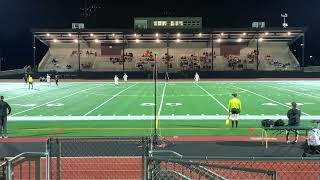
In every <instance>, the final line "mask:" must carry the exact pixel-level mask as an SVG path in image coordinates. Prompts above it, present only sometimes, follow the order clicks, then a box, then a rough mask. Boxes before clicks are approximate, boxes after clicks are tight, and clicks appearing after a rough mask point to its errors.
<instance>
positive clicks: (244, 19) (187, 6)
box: [0, 0, 320, 70]
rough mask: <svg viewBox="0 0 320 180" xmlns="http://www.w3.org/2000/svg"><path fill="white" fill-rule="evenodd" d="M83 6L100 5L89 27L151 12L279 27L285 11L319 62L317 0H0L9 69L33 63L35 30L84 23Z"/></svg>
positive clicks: (1, 49) (129, 23)
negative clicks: (304, 28) (301, 29)
mask: <svg viewBox="0 0 320 180" xmlns="http://www.w3.org/2000/svg"><path fill="white" fill-rule="evenodd" d="M85 1H87V3H85ZM85 4H86V5H87V7H91V6H93V5H96V7H99V8H98V9H96V11H95V12H92V13H91V14H90V16H89V17H88V18H87V19H86V20H87V22H86V24H85V26H86V28H132V27H133V17H149V16H187V17H188V16H200V17H202V18H203V26H204V27H212V28H229V27H230V28H239V27H243V28H244V27H250V26H251V23H252V22H253V21H265V22H266V26H267V27H281V24H282V18H281V17H280V14H281V13H284V12H287V13H288V15H289V18H288V23H289V26H291V27H294V26H297V27H302V26H303V27H307V28H308V31H307V36H306V41H307V43H306V60H307V64H317V63H320V51H319V50H318V47H320V43H319V42H320V35H319V32H320V1H319V0H219V1H217V0H161V1H150V0H149V1H147V0H141V1H138V0H122V1H121V0H0V57H4V62H3V66H5V69H14V68H21V67H23V66H24V65H26V64H32V34H31V28H71V23H72V22H85V18H84V14H83V11H81V8H84V7H85ZM310 55H312V56H313V59H312V60H311V61H310V60H309V59H310V58H309V56H310ZM3 70H4V68H3Z"/></svg>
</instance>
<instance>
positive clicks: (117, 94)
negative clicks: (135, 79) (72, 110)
mask: <svg viewBox="0 0 320 180" xmlns="http://www.w3.org/2000/svg"><path fill="white" fill-rule="evenodd" d="M135 85H137V83H136V84H134V85H131V86H129V87H127V88H126V89H124V90H122V91H120V92H118V93H117V94H115V95H113V96H112V97H111V98H109V99H107V100H106V101H104V102H103V103H101V104H100V105H99V106H97V107H95V108H93V109H92V110H90V111H89V112H87V113H86V114H84V116H87V115H88V114H90V113H92V112H93V111H95V110H97V109H99V108H100V107H101V106H103V105H105V104H106V103H108V102H109V101H111V100H112V99H114V98H115V97H117V96H118V95H119V94H121V93H123V92H124V91H126V90H128V89H130V88H131V87H133V86H135Z"/></svg>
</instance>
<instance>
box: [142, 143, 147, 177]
mask: <svg viewBox="0 0 320 180" xmlns="http://www.w3.org/2000/svg"><path fill="white" fill-rule="evenodd" d="M147 146H148V144H147V139H146V138H145V137H142V147H143V149H142V163H141V164H142V167H141V179H142V180H146V172H145V169H146V155H147V153H148V147H147Z"/></svg>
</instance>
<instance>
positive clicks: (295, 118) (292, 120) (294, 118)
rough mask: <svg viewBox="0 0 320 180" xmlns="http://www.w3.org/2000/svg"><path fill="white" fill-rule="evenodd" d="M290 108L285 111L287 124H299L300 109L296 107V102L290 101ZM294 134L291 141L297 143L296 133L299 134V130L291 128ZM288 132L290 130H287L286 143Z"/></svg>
mask: <svg viewBox="0 0 320 180" xmlns="http://www.w3.org/2000/svg"><path fill="white" fill-rule="evenodd" d="M291 106H292V108H291V109H290V110H289V111H288V112H287V117H288V119H289V121H288V126H299V124H300V116H301V111H300V110H299V109H297V103H296V102H292V103H291ZM292 131H293V132H294V134H295V136H294V141H293V143H294V144H295V143H297V142H298V135H299V131H298V130H292ZM289 133H290V131H288V132H287V136H286V139H287V143H288V144H289V143H290V141H289Z"/></svg>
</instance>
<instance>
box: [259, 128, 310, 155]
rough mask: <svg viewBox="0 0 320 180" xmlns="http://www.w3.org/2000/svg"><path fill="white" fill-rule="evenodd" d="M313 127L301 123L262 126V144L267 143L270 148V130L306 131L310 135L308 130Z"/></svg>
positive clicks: (280, 131) (279, 132) (279, 131)
mask: <svg viewBox="0 0 320 180" xmlns="http://www.w3.org/2000/svg"><path fill="white" fill-rule="evenodd" d="M312 128H313V127H310V126H306V125H303V124H301V125H299V126H289V125H286V126H274V127H262V134H261V136H262V144H263V143H264V142H265V143H266V149H267V148H268V131H276V132H277V133H278V134H281V133H282V132H285V133H287V132H290V131H299V130H302V131H306V136H307V135H308V130H311V129H312Z"/></svg>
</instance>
